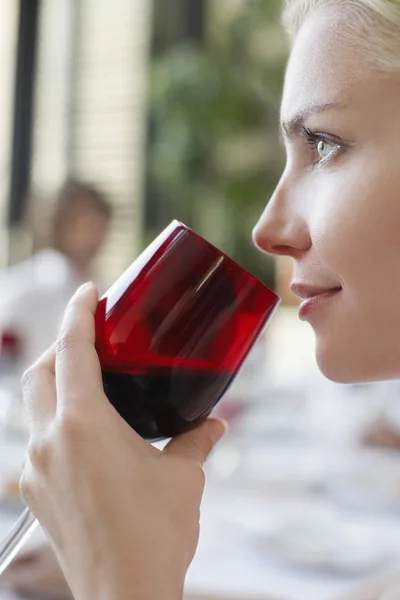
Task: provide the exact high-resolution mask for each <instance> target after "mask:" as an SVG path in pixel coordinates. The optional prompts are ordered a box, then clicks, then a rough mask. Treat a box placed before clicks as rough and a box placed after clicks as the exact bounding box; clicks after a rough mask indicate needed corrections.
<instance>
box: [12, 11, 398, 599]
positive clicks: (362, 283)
mask: <svg viewBox="0 0 400 600" xmlns="http://www.w3.org/2000/svg"><path fill="white" fill-rule="evenodd" d="M284 20H285V24H286V27H287V29H288V31H289V33H290V36H291V41H292V51H291V56H290V60H289V64H288V69H287V74H286V80H285V89H284V94H283V101H282V111H281V112H282V115H281V121H282V133H283V137H284V141H285V145H286V150H287V166H286V169H285V171H284V173H283V175H282V178H281V181H280V182H279V185H278V187H277V189H276V192H275V193H274V196H273V197H272V199H271V200H270V201H269V203H268V206H267V208H266V209H265V212H264V214H263V215H262V217H261V219H260V221H259V223H258V225H257V226H256V228H255V231H254V239H255V242H256V244H257V246H258V247H259V248H260V249H261V250H262V251H264V252H269V253H272V254H277V255H287V256H291V257H292V258H293V259H294V265H295V267H294V280H293V284H292V291H293V292H294V293H295V294H296V295H297V296H299V297H300V298H302V299H303V303H302V305H301V308H300V317H301V318H302V319H305V320H307V321H309V322H310V324H311V325H312V327H313V329H314V330H315V333H316V339H317V345H316V353H317V359H318V363H319V365H320V368H321V370H322V371H323V372H324V373H325V374H326V375H327V376H328V377H330V378H331V379H333V380H335V381H340V382H355V381H373V380H383V379H390V378H398V377H399V376H400V342H399V339H400V331H399V330H400V325H399V300H398V299H399V297H400V277H399V271H400V191H399V190H400V2H399V0H288V1H287V7H286V12H285V18H284ZM96 302H97V296H96V292H95V290H94V289H93V287H92V286H90V285H88V286H86V287H85V288H83V289H81V290H80V291H79V292H78V293H77V294H76V296H75V297H74V299H73V300H72V302H71V303H70V305H69V307H68V309H67V312H66V315H65V320H64V324H63V328H62V333H61V336H60V338H59V341H58V343H57V346H56V349H55V350H53V349H51V350H49V351H48V352H47V354H46V355H45V356H43V357H42V358H41V359H40V360H39V362H38V363H37V364H36V365H35V366H34V367H33V369H31V370H30V371H28V374H27V375H26V377H25V381H24V396H25V401H26V405H27V409H28V413H29V418H30V427H31V444H30V452H29V460H28V462H27V464H26V468H25V472H24V474H23V477H22V482H21V485H22V491H23V494H24V496H25V499H26V501H27V502H28V504H29V505H30V506H31V508H32V510H33V511H34V513H35V514H36V515H37V516H38V517H39V519H40V521H41V523H42V525H43V526H44V528H45V530H46V531H47V533H48V536H49V538H50V540H51V543H52V545H53V547H54V549H55V551H56V554H57V556H58V558H59V561H60V563H61V566H62V568H63V571H64V574H65V576H66V578H67V581H68V582H69V585H70V586H71V589H72V591H73V594H74V595H75V598H76V599H77V600H81V599H82V600H83V599H87V598H91V599H100V598H107V600H109V599H113V600H119V599H122V598H123V599H125V598H135V599H140V600H149V599H151V600H153V599H156V598H157V599H158V598H161V597H162V598H164V599H167V600H169V599H173V600H176V599H177V598H180V597H181V595H182V587H183V582H184V578H185V573H186V570H187V568H188V566H189V564H190V561H191V560H192V557H193V554H194V552H195V549H196V544H197V539H198V516H199V514H198V513H199V505H200V499H201V495H202V491H203V483H204V481H203V471H202V469H201V465H202V463H203V461H204V460H205V458H206V456H207V454H208V452H209V451H210V449H211V448H212V446H213V445H214V444H215V442H216V441H217V440H218V439H219V438H220V436H221V435H222V434H223V430H224V428H223V425H222V424H221V423H220V422H219V421H215V420H210V421H208V422H207V423H205V424H204V425H202V426H201V427H200V428H199V429H197V430H196V431H193V432H191V433H189V434H186V435H184V436H182V437H181V438H177V439H175V440H173V441H172V442H171V443H170V444H169V445H168V446H167V448H166V449H165V450H164V451H163V452H159V451H157V450H155V449H154V448H153V447H151V446H149V445H148V444H147V443H146V442H144V441H143V440H142V439H140V438H139V437H138V436H137V435H135V433H134V432H133V431H132V430H131V429H130V428H129V426H128V425H126V423H125V422H123V421H122V420H121V419H120V418H119V416H118V415H117V414H116V412H115V411H114V410H113V409H112V407H111V406H110V404H109V403H108V401H107V399H106V397H105V396H104V393H103V389H102V384H101V376H100V368H99V363H98V360H97V355H96V352H95V350H94V346H93V341H94V326H93V313H94V310H95V307H96ZM70 490H73V494H71V493H70ZM360 594H361V595H360V596H359V597H360V598H365V599H366V600H378V598H379V599H382V600H383V598H385V600H389V598H399V597H400V590H399V589H398V588H397V591H396V579H394V580H391V581H390V580H386V581H384V582H377V583H376V585H375V587H374V586H372V585H368V586H367V588H366V590H365V595H364V596H363V595H362V594H363V592H360ZM355 597H357V596H355Z"/></svg>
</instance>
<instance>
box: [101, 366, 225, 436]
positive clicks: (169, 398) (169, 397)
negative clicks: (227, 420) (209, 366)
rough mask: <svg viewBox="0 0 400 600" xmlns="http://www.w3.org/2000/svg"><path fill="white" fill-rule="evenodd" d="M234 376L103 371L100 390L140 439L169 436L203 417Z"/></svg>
mask: <svg viewBox="0 0 400 600" xmlns="http://www.w3.org/2000/svg"><path fill="white" fill-rule="evenodd" d="M233 376H234V374H233V373H229V372H221V373H218V372H217V371H214V372H210V371H200V370H198V371H196V370H189V369H183V368H164V369H154V370H152V371H150V372H149V373H148V374H145V375H131V374H128V373H112V372H107V371H103V384H104V390H105V392H106V394H107V396H108V398H109V400H110V402H111V404H113V406H114V407H115V408H116V410H117V411H118V412H119V414H120V415H121V417H123V418H124V419H125V421H126V422H127V423H128V424H129V425H130V426H131V427H133V429H134V430H135V431H136V432H137V433H139V434H140V435H141V436H142V437H143V438H145V439H148V440H151V441H155V440H159V439H163V438H168V437H173V436H175V435H178V434H180V433H183V432H185V431H189V429H192V428H193V427H196V425H197V424H198V423H199V422H201V421H202V420H203V419H204V418H205V417H207V416H208V415H209V414H210V412H211V410H212V409H213V407H214V406H215V404H216V403H217V402H218V400H219V399H220V398H221V396H222V395H223V394H224V392H225V391H226V389H227V387H228V386H229V384H230V382H231V381H232V379H233Z"/></svg>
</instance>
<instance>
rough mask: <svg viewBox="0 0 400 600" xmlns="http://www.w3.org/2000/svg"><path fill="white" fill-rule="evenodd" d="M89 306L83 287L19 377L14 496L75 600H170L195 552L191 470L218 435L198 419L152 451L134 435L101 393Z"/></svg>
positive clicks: (195, 494) (88, 291)
mask: <svg viewBox="0 0 400 600" xmlns="http://www.w3.org/2000/svg"><path fill="white" fill-rule="evenodd" d="M96 306H97V292H96V290H95V289H94V288H93V286H92V285H91V284H88V285H86V286H83V287H82V288H81V289H80V290H79V291H78V292H77V293H76V294H75V296H74V297H73V299H72V300H71V302H70V304H69V306H68V308H67V310H66V314H65V318H64V322H63V325H62V330H61V334H60V337H59V339H58V342H57V344H56V349H55V350H54V349H50V350H49V351H48V352H47V353H46V354H45V355H44V356H43V357H42V358H41V359H40V360H39V361H38V362H37V363H36V365H34V367H32V368H31V369H29V371H28V372H27V373H26V375H25V376H24V382H23V394H24V400H25V404H26V408H27V415H28V421H29V426H30V446H29V454H28V460H27V462H26V465H25V469H24V473H23V475H22V478H21V490H22V494H23V496H24V498H25V500H26V502H27V504H28V505H29V506H30V508H31V509H32V511H33V513H34V514H35V515H36V516H37V517H38V519H39V521H40V523H41V525H42V526H43V528H44V530H45V531H46V533H47V535H48V537H49V539H50V541H51V544H52V546H53V548H54V550H55V552H56V555H57V557H58V560H59V562H60V565H61V567H62V569H63V571H64V574H65V577H66V579H67V581H68V584H69V586H70V587H71V590H72V592H73V594H74V596H75V598H76V600H87V599H88V598H90V599H91V600H94V599H96V600H97V599H100V598H104V599H107V600H110V599H112V600H119V599H125V598H126V599H128V598H135V599H136V600H149V599H151V600H153V599H157V600H158V599H159V598H164V600H172V599H173V600H178V598H180V597H181V595H182V588H183V583H184V578H185V574H186V571H187V569H188V567H189V564H190V562H191V560H192V558H193V555H194V552H195V549H196V546H197V542H198V533H199V509H200V502H201V497H202V493H203V488H204V473H203V469H202V464H203V462H204V461H205V459H206V457H207V455H208V453H209V452H210V450H211V449H212V447H213V446H214V444H215V443H216V442H217V441H218V439H219V438H220V437H221V436H222V434H223V433H224V425H223V423H221V422H220V421H217V420H214V419H209V420H208V421H206V422H205V423H203V424H202V425H201V426H200V427H199V428H197V429H196V430H193V431H191V432H189V433H187V434H185V435H182V436H180V437H177V438H175V439H174V440H172V441H171V442H170V443H169V444H168V445H167V446H166V448H165V449H164V450H163V451H159V450H157V449H155V448H154V447H152V446H151V445H150V444H149V443H147V442H145V441H144V440H143V439H142V438H141V437H140V436H138V435H137V434H136V433H135V432H134V431H133V430H132V429H131V428H130V427H129V425H128V424H127V423H126V422H125V421H124V420H123V419H122V418H121V417H120V416H119V414H118V413H117V412H116V410H115V409H114V408H113V406H112V405H111V404H110V403H109V401H108V399H107V397H106V396H105V394H104V392H103V386H102V379H101V370H100V364H99V360H98V357H97V354H96V350H95V347H94V339H95V331H94V318H93V315H94V312H95V309H96Z"/></svg>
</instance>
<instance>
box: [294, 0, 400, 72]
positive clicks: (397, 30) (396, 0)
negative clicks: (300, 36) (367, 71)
mask: <svg viewBox="0 0 400 600" xmlns="http://www.w3.org/2000/svg"><path fill="white" fill-rule="evenodd" d="M323 7H329V8H333V7H334V8H336V9H337V8H342V9H344V10H347V17H348V18H347V19H346V25H347V27H344V32H345V34H347V36H351V38H352V39H351V40H350V41H351V42H352V43H354V41H355V36H357V39H356V43H358V42H359V43H360V44H362V46H363V49H364V50H365V51H366V53H367V55H368V57H369V58H371V59H372V60H373V62H374V64H375V65H376V66H377V67H378V68H379V69H380V70H383V71H396V70H399V71H400V0H285V8H284V11H283V17H282V20H283V25H284V27H285V29H286V31H287V32H288V34H289V37H290V38H291V40H292V41H293V40H294V39H295V37H296V35H297V33H298V31H299V29H300V28H301V26H302V25H303V23H304V21H305V20H306V18H307V16H308V15H309V14H310V13H311V12H313V11H315V10H317V9H320V8H323Z"/></svg>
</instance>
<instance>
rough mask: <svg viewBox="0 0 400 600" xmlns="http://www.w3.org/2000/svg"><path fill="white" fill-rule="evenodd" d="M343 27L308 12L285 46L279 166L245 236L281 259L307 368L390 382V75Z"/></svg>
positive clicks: (399, 115)
mask: <svg viewBox="0 0 400 600" xmlns="http://www.w3.org/2000/svg"><path fill="white" fill-rule="evenodd" d="M346 20H347V21H348V15H347V18H346V15H344V16H343V15H341V14H340V13H339V12H335V10H334V9H333V10H328V9H324V10H322V11H321V10H318V11H316V12H314V13H313V14H311V15H310V16H309V17H308V19H307V20H306V22H305V23H304V25H303V27H302V29H301V30H300V32H299V34H298V36H297V38H296V41H295V44H294V47H293V50H292V54H291V57H290V60H289V65H288V69H287V74H286V81H285V89H284V95H283V100H282V108H281V124H282V132H283V136H284V141H285V146H286V150H287V164H286V168H285V171H284V173H283V175H282V178H281V180H280V182H279V184H278V187H277V189H276V191H275V193H274V195H273V197H272V198H271V200H270V202H269V203H268V205H267V208H266V209H265V211H264V213H263V215H262V216H261V218H260V221H259V223H258V224H257V226H256V228H255V230H254V239H255V242H256V244H257V245H258V246H259V247H260V248H261V249H262V250H264V251H265V252H270V253H273V254H283V255H289V256H291V257H292V258H293V260H294V274H293V286H292V290H293V291H294V293H295V294H296V295H298V296H300V297H302V298H306V300H305V302H303V304H302V306H301V308H300V317H301V318H302V319H304V320H307V321H309V322H310V324H311V325H312V327H313V328H314V331H315V334H316V339H317V349H316V352H317V360H318V363H319V366H320V368H321V370H322V371H323V372H324V373H325V375H326V376H327V377H329V378H331V379H333V380H335V381H341V382H354V381H372V380H380V379H389V378H395V377H400V73H399V74H397V73H395V74H391V75H382V74H378V73H377V72H376V71H375V70H374V68H373V67H372V66H370V64H369V63H368V60H367V59H366V58H365V55H364V53H363V50H362V47H361V46H358V45H357V43H355V42H356V40H357V31H356V30H354V29H353V39H350V41H347V37H346V35H345V34H344V33H343V30H344V27H343V25H344V23H345V22H346ZM324 292H326V293H324ZM307 298H308V300H307Z"/></svg>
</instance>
